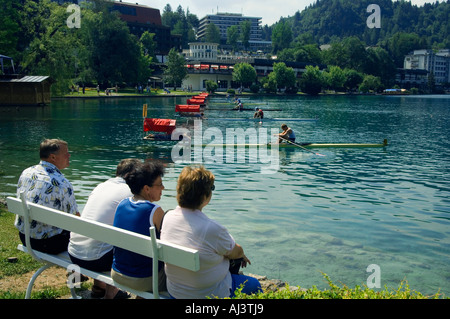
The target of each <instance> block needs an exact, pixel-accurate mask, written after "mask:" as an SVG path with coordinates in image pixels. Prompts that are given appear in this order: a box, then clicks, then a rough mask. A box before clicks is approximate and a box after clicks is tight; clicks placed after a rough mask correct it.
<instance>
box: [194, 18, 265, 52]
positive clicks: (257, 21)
mask: <svg viewBox="0 0 450 319" xmlns="http://www.w3.org/2000/svg"><path fill="white" fill-rule="evenodd" d="M261 19H262V18H259V17H246V16H243V15H242V14H241V13H220V12H218V13H217V14H208V15H206V16H205V17H203V18H202V19H200V21H199V27H198V31H197V39H198V40H199V41H203V40H204V38H205V37H206V29H207V27H208V25H209V24H211V23H213V24H214V25H215V26H216V27H218V28H219V31H220V42H221V44H222V45H223V46H224V45H226V43H227V30H228V28H229V27H231V26H240V25H241V23H242V22H244V21H250V37H249V45H250V49H251V50H253V51H257V50H263V51H269V49H270V47H271V45H272V42H271V41H263V39H262V28H261Z"/></svg>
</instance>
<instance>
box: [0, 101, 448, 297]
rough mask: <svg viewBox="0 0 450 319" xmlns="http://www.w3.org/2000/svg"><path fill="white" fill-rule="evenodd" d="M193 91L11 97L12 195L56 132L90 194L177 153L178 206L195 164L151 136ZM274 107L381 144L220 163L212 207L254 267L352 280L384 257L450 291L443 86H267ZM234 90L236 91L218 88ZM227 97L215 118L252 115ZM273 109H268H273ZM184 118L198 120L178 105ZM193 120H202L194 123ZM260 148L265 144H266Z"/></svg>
mask: <svg viewBox="0 0 450 319" xmlns="http://www.w3.org/2000/svg"><path fill="white" fill-rule="evenodd" d="M183 99H185V98H178V99H173V98H152V99H111V100H106V99H105V100H101V101H96V100H77V101H55V102H53V103H52V105H51V106H50V107H45V108H21V109H19V110H16V109H1V110H0V112H1V113H2V114H1V119H0V133H1V137H0V174H1V181H0V196H6V195H8V196H9V195H12V194H14V192H15V186H16V183H17V179H18V176H19V175H20V172H21V171H22V170H23V169H24V168H25V167H27V166H29V165H32V164H35V163H36V162H37V161H38V159H37V154H38V152H37V146H38V144H39V142H40V141H41V140H42V138H44V137H60V138H62V139H65V140H67V141H68V142H69V150H70V151H71V154H72V157H71V166H70V167H69V168H68V169H66V170H65V171H64V173H65V175H66V176H67V177H68V178H69V179H70V180H71V181H72V182H73V184H74V187H75V189H76V194H77V200H78V202H79V203H80V206H81V207H83V206H84V203H85V201H86V199H87V196H88V195H89V192H90V191H91V190H92V189H93V188H94V187H95V186H96V185H97V184H98V183H100V182H102V181H103V180H105V179H107V178H109V177H111V176H113V175H114V171H115V166H116V165H117V163H118V162H119V161H120V159H122V158H125V157H137V158H141V159H143V160H144V159H159V160H162V161H163V162H164V163H166V165H167V172H166V174H165V176H164V185H165V187H166V188H165V191H164V196H163V198H162V200H161V201H160V202H159V203H160V204H161V206H162V207H163V209H164V210H166V209H170V208H173V207H175V205H176V199H175V198H176V196H175V195H176V182H177V177H178V175H179V173H180V171H181V169H182V168H183V166H184V165H185V164H175V163H173V162H172V160H171V147H170V146H163V145H155V144H152V143H149V142H143V141H142V140H141V138H142V131H141V127H142V104H144V103H147V104H148V105H149V109H148V110H149V116H153V117H159V118H173V117H174V116H175V115H174V105H175V103H183ZM250 101H251V102H254V103H261V105H263V107H266V108H269V107H270V108H272V107H273V108H277V109H281V110H282V111H265V112H264V113H265V116H266V117H278V118H288V117H292V118H318V119H319V120H318V121H317V122H291V123H288V124H289V125H290V126H291V127H292V128H293V129H294V130H295V132H296V135H297V139H298V140H300V141H305V142H352V143H353V142H354V143H380V142H382V141H383V139H385V138H387V139H388V142H389V146H388V147H386V148H374V149H320V150H318V152H320V153H321V154H324V155H325V156H324V157H320V156H316V155H314V154H312V153H309V152H304V151H302V150H300V149H287V148H286V149H280V150H279V169H278V170H277V172H276V173H275V174H261V169H262V168H264V166H265V165H266V164H264V163H261V162H260V161H258V160H257V158H256V160H255V158H254V156H255V155H254V154H253V155H252V153H250V152H247V153H245V159H244V161H242V162H241V161H234V162H231V163H230V162H227V161H226V158H225V155H224V158H223V160H221V161H218V162H216V163H210V164H207V167H208V169H210V170H211V171H212V172H213V173H214V174H215V176H216V190H215V191H214V195H213V199H212V201H211V203H210V205H208V206H207V208H206V210H205V211H206V213H207V214H208V215H210V216H211V217H212V218H214V219H216V220H217V221H219V222H220V223H222V224H223V225H225V226H226V227H227V228H228V229H229V230H230V232H231V233H232V234H233V237H234V238H235V239H236V240H237V242H238V243H240V244H242V245H243V246H244V248H245V250H246V254H247V255H248V256H249V258H250V259H251V261H252V265H251V266H250V267H249V268H248V269H247V271H249V272H252V273H258V274H264V275H267V276H268V277H271V278H280V279H283V280H287V281H289V282H290V283H291V284H294V285H301V286H304V287H309V286H312V285H317V286H318V287H321V288H322V287H326V283H324V281H323V278H322V274H321V272H325V273H327V274H328V275H330V277H331V279H332V280H333V281H334V282H342V283H345V284H347V285H349V286H353V285H362V284H365V283H366V279H367V277H368V276H369V273H367V272H366V268H367V266H368V265H370V264H377V265H379V266H380V269H381V284H382V286H384V285H388V286H389V287H393V288H397V285H398V283H399V282H400V281H402V280H404V279H407V280H408V282H409V285H410V287H411V288H412V289H417V290H419V291H421V292H423V293H428V294H431V293H435V292H437V290H438V289H439V288H441V292H444V293H446V294H447V295H450V270H449V268H448V264H449V262H450V245H449V244H450V227H449V225H450V209H449V207H450V205H449V201H450V200H449V198H450V196H449V195H450V178H449V177H450V176H449V171H450V165H449V164H450V145H449V143H450V142H449V140H450V132H449V128H448V123H449V120H450V110H449V108H448V101H449V99H448V98H442V97H375V96H369V97H359V96H357V97H355V96H352V97H319V98H308V97H296V98H293V97H285V98H268V97H267V98H253V99H252V100H250ZM216 102H221V103H223V102H224V100H218V99H216ZM210 105H211V106H214V110H210V111H208V110H206V111H205V115H206V117H208V118H215V119H217V118H232V117H247V118H249V117H252V115H253V112H224V111H220V110H217V109H218V108H220V105H223V104H218V103H216V105H215V104H214V100H211V101H210ZM263 109H264V108H263ZM177 119H178V121H179V124H181V125H185V123H184V120H183V119H181V118H179V117H177ZM279 125H281V123H279V122H263V123H262V126H259V124H258V123H253V122H250V121H242V122H241V121H220V120H214V121H204V122H203V129H204V130H206V129H208V128H213V127H214V128H218V129H219V130H221V131H222V132H225V130H226V129H227V128H231V129H233V128H243V129H246V128H256V129H258V128H259V127H262V128H266V129H267V130H268V131H269V132H270V129H271V128H277V127H279ZM188 126H189V125H188ZM256 156H257V155H256Z"/></svg>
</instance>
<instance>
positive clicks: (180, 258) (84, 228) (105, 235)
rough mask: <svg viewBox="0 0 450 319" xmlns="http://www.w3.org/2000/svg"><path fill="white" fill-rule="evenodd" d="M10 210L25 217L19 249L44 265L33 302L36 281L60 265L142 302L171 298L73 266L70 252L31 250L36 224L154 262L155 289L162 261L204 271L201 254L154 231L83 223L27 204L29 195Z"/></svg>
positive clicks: (11, 204) (28, 293)
mask: <svg viewBox="0 0 450 319" xmlns="http://www.w3.org/2000/svg"><path fill="white" fill-rule="evenodd" d="M6 201H7V204H8V210H9V211H10V212H11V213H14V214H17V215H20V216H22V217H23V221H24V223H25V239H26V247H25V246H23V245H18V247H17V249H19V250H21V251H23V252H25V253H28V254H30V255H31V256H32V257H33V258H34V259H36V260H38V261H39V262H42V263H44V265H43V266H42V267H41V268H39V269H38V270H37V271H36V272H35V273H34V275H33V276H32V278H31V279H30V282H29V283H28V287H27V291H26V295H25V298H26V299H29V298H30V296H31V290H32V288H33V284H34V281H35V280H36V278H37V277H38V276H39V275H40V274H41V273H42V272H43V271H44V270H45V269H47V268H49V267H51V266H54V265H57V266H60V267H63V268H65V269H67V270H68V272H69V273H71V272H73V271H74V270H76V271H77V272H79V273H81V274H83V275H85V276H88V277H90V278H93V279H97V280H99V281H102V282H105V283H106V284H108V285H112V286H115V287H117V288H119V289H123V290H125V291H128V292H130V293H132V294H135V295H137V296H140V297H142V298H146V299H150V298H155V299H159V298H169V295H168V293H167V292H161V293H160V292H159V291H158V289H156V290H155V291H154V292H153V293H151V292H146V291H137V290H135V289H131V288H128V287H126V286H123V285H121V284H119V283H117V282H115V281H114V280H113V279H112V278H111V276H110V273H109V272H107V273H106V272H105V273H100V272H95V271H91V270H88V269H84V268H81V267H78V266H77V265H73V263H72V262H71V260H70V257H69V255H68V253H67V252H65V253H61V254H59V255H50V254H46V253H42V252H39V251H36V250H33V249H30V248H29V247H31V245H30V236H29V234H30V222H31V221H32V220H36V221H39V222H42V223H45V224H48V225H53V226H56V227H59V228H62V229H65V230H68V231H71V232H75V233H78V234H81V235H84V236H87V237H90V238H93V239H96V240H99V241H102V242H105V243H108V244H111V245H114V246H117V247H120V248H123V249H126V250H129V251H132V252H135V253H138V254H141V255H144V256H146V257H151V258H153V274H152V276H153V287H158V260H160V261H162V262H165V263H169V264H173V265H176V266H178V267H182V268H185V269H189V270H192V271H198V270H199V269H200V259H199V253H198V251H197V250H194V249H190V248H186V247H182V246H179V245H174V244H170V243H167V242H163V241H160V240H158V239H156V235H155V229H154V227H150V237H149V236H144V235H141V234H138V233H134V232H130V231H127V230H124V229H121V228H117V227H114V226H110V225H107V224H103V223H99V222H96V221H91V220H86V219H82V218H80V217H78V216H74V215H70V214H67V213H64V212H61V211H59V210H55V209H52V208H48V207H45V206H42V205H37V204H34V203H31V202H28V201H26V199H25V194H24V193H22V194H21V195H20V199H18V198H14V197H8V198H7V199H6ZM69 277H70V276H69ZM69 287H70V290H71V294H72V298H74V299H79V298H81V297H79V296H78V295H77V294H76V293H75V289H74V287H73V285H69Z"/></svg>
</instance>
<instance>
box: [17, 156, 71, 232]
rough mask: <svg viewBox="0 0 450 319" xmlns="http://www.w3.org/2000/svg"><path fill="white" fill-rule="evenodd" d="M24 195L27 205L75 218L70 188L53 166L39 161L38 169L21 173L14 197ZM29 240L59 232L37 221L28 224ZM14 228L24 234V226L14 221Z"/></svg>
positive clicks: (35, 166) (58, 229) (19, 221)
mask: <svg viewBox="0 0 450 319" xmlns="http://www.w3.org/2000/svg"><path fill="white" fill-rule="evenodd" d="M21 192H25V194H26V199H27V200H28V201H29V202H32V203H35V204H39V205H43V206H47V207H50V208H54V209H57V210H61V211H63V212H66V213H69V214H73V215H75V214H76V213H77V212H78V206H77V203H76V201H75V194H74V191H73V187H72V184H71V183H70V182H69V181H68V180H67V179H66V178H65V177H64V175H63V174H62V173H61V172H60V170H59V169H58V168H57V167H56V166H55V165H53V164H51V163H49V162H46V161H40V162H39V164H38V165H34V166H31V167H29V168H27V169H25V170H24V171H23V172H22V174H21V175H20V178H19V182H18V184H17V197H20V193H21ZM30 223H31V224H30V236H31V238H35V239H45V238H50V237H52V236H55V235H58V234H60V233H61V232H62V231H63V230H62V229H60V228H57V227H54V226H51V225H47V224H43V223H40V222H37V221H31V222H30ZM15 226H16V227H17V229H18V230H19V231H20V232H22V233H25V230H24V222H23V220H22V218H21V217H20V216H17V217H16V221H15Z"/></svg>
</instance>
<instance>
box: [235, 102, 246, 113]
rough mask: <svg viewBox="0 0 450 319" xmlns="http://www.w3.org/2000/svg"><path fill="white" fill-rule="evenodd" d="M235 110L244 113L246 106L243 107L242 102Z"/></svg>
mask: <svg viewBox="0 0 450 319" xmlns="http://www.w3.org/2000/svg"><path fill="white" fill-rule="evenodd" d="M233 110H239V111H243V110H244V106H243V105H242V103H241V102H239V104H238V105H236V106H235V107H234V108H233Z"/></svg>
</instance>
